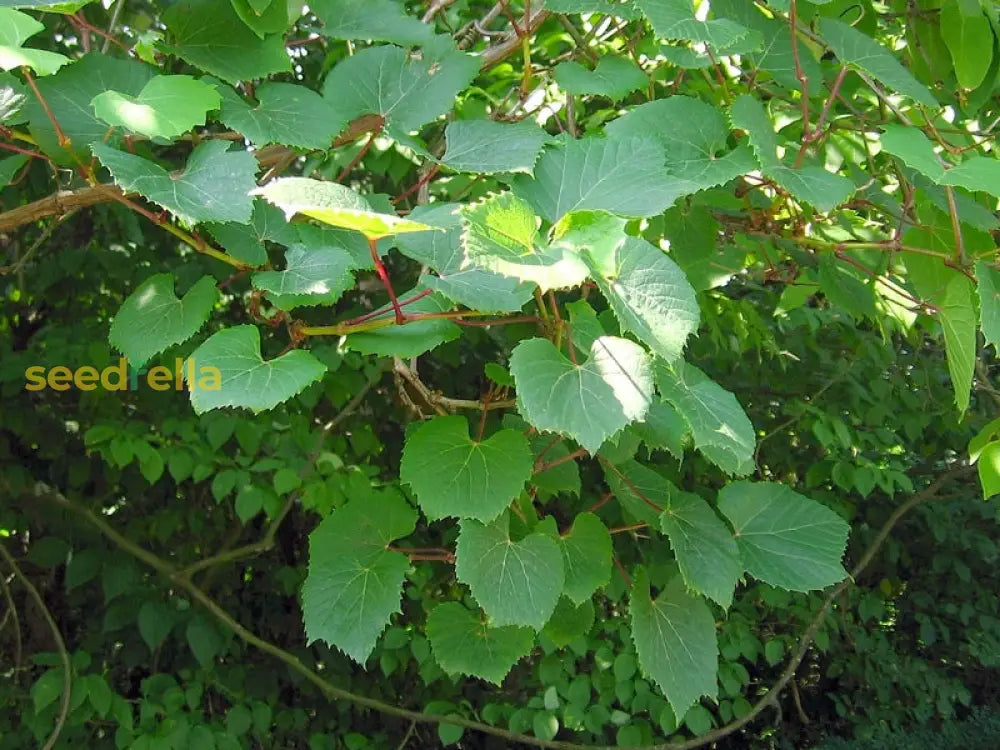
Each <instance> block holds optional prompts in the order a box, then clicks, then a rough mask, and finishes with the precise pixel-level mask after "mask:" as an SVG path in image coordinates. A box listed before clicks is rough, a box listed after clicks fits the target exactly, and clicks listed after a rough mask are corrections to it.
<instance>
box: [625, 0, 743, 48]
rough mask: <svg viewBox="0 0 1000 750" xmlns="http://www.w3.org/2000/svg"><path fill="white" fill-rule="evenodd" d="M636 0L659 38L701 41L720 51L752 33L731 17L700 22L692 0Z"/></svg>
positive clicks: (636, 3) (637, 5)
mask: <svg viewBox="0 0 1000 750" xmlns="http://www.w3.org/2000/svg"><path fill="white" fill-rule="evenodd" d="M634 1H635V5H636V7H637V8H639V10H641V11H642V13H643V15H645V16H646V18H648V19H649V25H650V26H652V27H653V31H654V32H656V35H657V36H658V37H659V38H660V39H668V40H683V41H686V42H702V43H704V44H707V45H709V46H710V47H712V48H715V49H720V48H724V47H729V46H732V45H733V44H734V43H735V42H738V41H740V40H742V39H743V38H745V37H746V36H748V35H749V34H750V29H748V28H746V27H745V26H741V25H740V24H738V23H736V22H735V21H731V20H729V19H728V18H720V19H713V20H711V21H699V20H698V18H697V17H696V16H695V13H694V3H693V2H692V1H691V0H634ZM758 43H759V42H758Z"/></svg>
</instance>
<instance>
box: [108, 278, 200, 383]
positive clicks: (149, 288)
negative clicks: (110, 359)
mask: <svg viewBox="0 0 1000 750" xmlns="http://www.w3.org/2000/svg"><path fill="white" fill-rule="evenodd" d="M218 297H219V292H218V290H217V289H216V288H215V279H213V278H212V277H211V276H202V277H201V279H199V280H198V282H197V283H195V285H194V286H192V287H191V288H190V289H189V290H188V292H187V294H185V295H184V296H183V297H182V298H181V299H177V297H176V296H175V295H174V277H173V275H172V274H169V273H158V274H156V275H155V276H150V277H149V278H148V279H146V280H145V281H144V282H142V284H140V285H139V286H138V288H137V289H136V290H135V291H134V292H132V294H130V295H129V297H128V299H126V300H125V302H124V303H123V304H122V306H121V309H120V310H119V311H118V314H117V315H116V316H115V319H114V320H113V321H112V323H111V333H110V335H109V336H108V343H110V344H111V345H112V346H113V347H115V348H116V349H117V350H118V351H120V352H121V353H122V354H124V355H125V356H126V357H127V358H128V361H129V362H130V363H131V364H132V366H133V367H142V365H144V364H145V363H146V362H147V361H148V360H149V358H150V357H152V356H153V355H155V354H159V353H160V352H162V351H163V350H164V349H166V348H167V347H169V346H173V345H174V344H179V343H181V342H182V341H187V340H188V339H189V338H191V337H192V336H194V334H196V333H197V332H198V329H199V328H201V327H202V326H203V325H204V324H205V321H206V320H208V316H209V314H210V313H211V312H212V307H213V306H214V305H215V301H216V300H217V299H218Z"/></svg>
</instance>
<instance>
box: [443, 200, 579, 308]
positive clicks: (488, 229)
mask: <svg viewBox="0 0 1000 750" xmlns="http://www.w3.org/2000/svg"><path fill="white" fill-rule="evenodd" d="M461 214H462V222H463V226H464V231H463V232H462V245H463V247H464V248H465V263H466V264H467V265H471V266H474V267H477V268H480V269H484V270H487V271H491V272H493V273H497V274H500V275H502V276H507V277H511V278H514V279H517V280H518V281H522V282H528V283H531V284H537V285H538V287H539V289H541V291H543V292H545V291H548V290H550V289H559V288H563V287H572V286H576V285H578V284H580V283H582V282H583V280H584V279H586V278H587V266H586V265H585V264H584V262H583V260H582V259H581V258H580V256H579V254H578V253H576V252H575V251H573V250H572V249H570V248H566V247H563V246H561V245H559V244H553V245H548V244H543V243H542V242H541V241H540V240H539V237H538V219H537V217H536V216H535V215H534V213H533V212H532V210H531V207H530V206H529V205H528V204H527V203H526V202H525V201H523V200H521V199H520V198H518V197H516V196H514V195H513V194H512V193H502V194H501V195H494V196H491V197H489V198H487V199H486V200H484V201H482V202H480V203H475V204H471V205H467V206H465V207H463V208H462V210H461Z"/></svg>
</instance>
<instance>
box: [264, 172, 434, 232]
mask: <svg viewBox="0 0 1000 750" xmlns="http://www.w3.org/2000/svg"><path fill="white" fill-rule="evenodd" d="M251 195H260V196H263V198H264V199H265V200H266V201H268V202H269V203H272V204H274V205H275V206H277V207H278V208H280V209H281V210H282V211H284V212H285V218H287V219H291V218H292V217H293V216H295V215H296V214H302V215H303V216H308V217H309V218H311V219H317V220H318V221H322V222H323V223H324V224H329V225H330V226H334V227H342V228H344V229H353V230H354V231H356V232H361V233H362V234H363V235H365V237H367V238H368V239H370V240H377V239H379V238H380V237H387V236H389V235H392V234H400V233H402V232H427V231H430V230H436V229H437V227H430V226H427V225H426V224H421V223H420V222H416V221H411V220H409V219H403V218H400V217H399V216H394V215H392V214H383V213H379V212H378V211H376V210H375V209H373V208H372V207H371V204H370V203H368V201H367V200H366V199H365V197H364V196H363V195H361V194H360V193H358V192H355V191H354V190H351V189H350V188H349V187H344V186H343V185H338V184H337V183H336V182H325V181H323V180H313V179H310V178H308V177H280V178H278V179H276V180H271V181H270V182H268V183H267V184H266V185H265V186H264V187H260V188H256V189H254V190H252V191H251Z"/></svg>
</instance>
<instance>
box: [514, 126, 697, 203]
mask: <svg viewBox="0 0 1000 750" xmlns="http://www.w3.org/2000/svg"><path fill="white" fill-rule="evenodd" d="M665 161H666V157H665V155H664V153H663V149H662V147H661V146H660V145H659V144H658V143H657V142H656V141H655V140H653V138H652V137H650V136H636V137H623V138H583V139H580V140H571V141H569V142H566V143H562V144H558V145H553V146H549V147H548V148H546V149H545V151H543V152H542V156H541V158H539V160H538V163H537V164H536V165H535V171H534V176H529V175H518V176H516V177H515V178H514V179H513V180H512V181H511V188H512V189H513V190H514V193H515V194H516V195H518V196H519V197H521V198H523V199H524V200H526V201H527V202H528V203H529V204H530V205H531V206H532V207H533V208H534V209H535V210H536V211H538V212H539V213H540V214H541V215H542V216H544V217H545V218H546V219H548V220H549V221H551V222H557V221H559V219H561V218H562V217H563V216H565V215H566V214H567V213H569V212H570V211H580V210H585V209H590V210H600V211H608V212H610V213H613V214H620V215H622V216H655V215H656V214H659V213H662V212H663V211H664V209H666V207H667V206H669V205H670V204H671V203H673V202H674V200H676V199H677V197H678V195H679V194H678V193H677V192H676V190H675V186H674V185H673V182H672V180H670V179H668V178H667V176H666V171H665V168H664V164H665Z"/></svg>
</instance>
